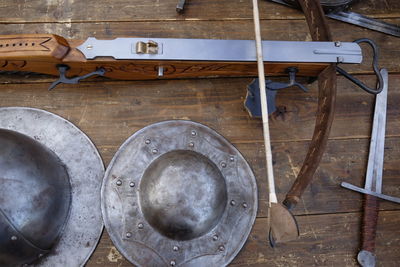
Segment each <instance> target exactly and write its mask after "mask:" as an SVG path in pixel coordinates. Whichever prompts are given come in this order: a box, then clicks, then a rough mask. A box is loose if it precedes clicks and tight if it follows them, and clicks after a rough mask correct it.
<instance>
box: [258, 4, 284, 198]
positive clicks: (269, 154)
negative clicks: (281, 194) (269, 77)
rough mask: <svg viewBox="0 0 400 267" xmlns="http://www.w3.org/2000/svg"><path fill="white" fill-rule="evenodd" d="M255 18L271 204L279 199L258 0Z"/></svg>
mask: <svg viewBox="0 0 400 267" xmlns="http://www.w3.org/2000/svg"><path fill="white" fill-rule="evenodd" d="M253 18H254V29H255V35H256V50H257V67H258V79H259V85H260V96H261V113H262V121H263V133H264V143H265V158H266V161H267V175H268V187H269V203H270V204H271V203H278V199H277V197H276V193H275V181H274V170H273V167H272V151H271V139H270V134H269V125H268V106H267V92H266V88H265V75H264V61H263V51H262V43H261V31H260V17H259V12H258V2H257V0H253Z"/></svg>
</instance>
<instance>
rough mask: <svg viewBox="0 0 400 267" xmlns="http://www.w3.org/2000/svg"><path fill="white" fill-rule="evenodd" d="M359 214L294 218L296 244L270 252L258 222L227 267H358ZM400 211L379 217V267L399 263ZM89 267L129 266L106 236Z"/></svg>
mask: <svg viewBox="0 0 400 267" xmlns="http://www.w3.org/2000/svg"><path fill="white" fill-rule="evenodd" d="M360 217H361V214H360V213H347V214H328V215H308V216H300V217H297V219H298V221H299V223H300V224H301V225H303V226H304V227H303V228H302V232H301V236H300V239H299V240H296V241H294V242H290V243H287V244H281V245H278V246H277V247H276V248H271V247H270V246H269V245H268V243H267V232H266V230H265V229H266V224H267V221H266V219H265V218H259V219H257V220H256V223H255V225H254V227H253V230H252V232H251V234H250V237H249V239H248V241H247V243H246V244H245V246H244V247H243V249H242V250H241V252H240V253H239V255H238V256H237V257H236V258H235V259H234V261H233V262H232V264H231V265H230V266H260V267H261V266H358V264H357V262H356V255H357V253H358V246H359V234H358V233H359V231H360V230H359V229H360V222H361V220H360ZM399 218H400V211H385V212H381V213H380V214H379V222H378V232H377V244H376V247H377V249H376V255H377V263H378V266H397V265H398V262H399V261H400V227H399V222H400V219H399ZM87 266H88V267H92V266H93V267H94V266H97V267H98V266H108V267H114V266H118V267H128V266H132V264H130V263H129V262H128V261H127V260H125V259H124V257H123V256H122V255H121V254H120V253H119V252H118V251H117V250H116V248H115V247H114V246H113V244H112V242H111V240H110V239H109V237H108V235H107V233H106V232H104V234H103V238H102V240H101V242H100V244H99V246H98V247H97V249H96V251H95V253H94V254H93V255H92V257H91V259H90V261H89V262H88V264H87Z"/></svg>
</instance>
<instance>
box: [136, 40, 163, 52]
mask: <svg viewBox="0 0 400 267" xmlns="http://www.w3.org/2000/svg"><path fill="white" fill-rule="evenodd" d="M136 54H158V43H156V42H154V41H151V40H150V41H148V42H147V43H145V42H142V41H139V42H137V43H136Z"/></svg>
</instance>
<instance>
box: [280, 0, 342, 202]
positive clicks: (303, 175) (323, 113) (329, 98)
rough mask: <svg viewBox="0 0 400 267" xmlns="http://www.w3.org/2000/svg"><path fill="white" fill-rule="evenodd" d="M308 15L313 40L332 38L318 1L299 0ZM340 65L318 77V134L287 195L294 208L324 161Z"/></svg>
mask: <svg viewBox="0 0 400 267" xmlns="http://www.w3.org/2000/svg"><path fill="white" fill-rule="evenodd" d="M298 2H299V4H300V5H301V7H302V9H303V12H304V14H305V17H306V20H307V23H308V27H309V29H310V33H311V37H312V39H313V41H331V40H332V37H331V33H330V31H329V28H328V25H327V23H326V20H325V16H324V13H323V11H322V7H321V5H320V4H319V1H318V0H298ZM335 65H336V64H330V65H329V66H328V67H326V68H325V70H324V71H323V72H321V73H320V75H319V76H318V86H319V96H318V110H317V115H316V122H315V129H314V134H313V137H312V140H311V144H310V147H309V149H308V152H307V155H306V158H305V160H304V163H303V166H302V167H301V170H300V172H299V174H298V176H297V178H296V180H295V181H294V183H293V185H292V188H291V189H290V190H289V192H288V193H287V195H286V198H285V200H284V202H283V203H284V205H286V206H287V207H288V208H289V209H292V208H294V207H295V206H296V205H297V203H298V202H299V200H300V197H301V195H302V194H303V192H304V190H305V189H306V188H307V186H308V185H309V184H310V183H311V181H312V178H313V176H314V174H315V171H316V170H317V168H318V165H319V163H320V161H321V158H322V155H323V153H324V151H325V147H326V144H327V142H328V137H329V133H330V130H331V126H332V122H333V117H334V110H335V100H336V70H335Z"/></svg>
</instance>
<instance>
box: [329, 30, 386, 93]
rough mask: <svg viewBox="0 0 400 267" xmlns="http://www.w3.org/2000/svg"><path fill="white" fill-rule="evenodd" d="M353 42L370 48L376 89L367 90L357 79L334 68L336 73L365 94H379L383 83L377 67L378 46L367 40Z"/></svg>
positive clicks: (342, 70) (338, 68)
mask: <svg viewBox="0 0 400 267" xmlns="http://www.w3.org/2000/svg"><path fill="white" fill-rule="evenodd" d="M354 42H355V43H357V44H360V43H367V44H369V45H370V46H371V47H372V52H373V58H372V68H373V69H374V72H375V75H376V77H377V79H378V83H377V88H376V89H371V88H369V87H368V86H367V85H365V84H364V83H363V82H361V81H360V80H359V79H357V78H355V77H354V76H352V75H350V74H349V73H348V72H347V71H345V70H344V69H342V68H341V67H338V66H336V71H337V72H339V73H340V74H342V75H343V76H344V77H346V78H347V79H349V80H350V81H351V82H353V83H354V84H356V85H357V86H358V87H360V88H361V89H363V90H364V91H366V92H368V93H370V94H374V95H376V94H379V93H380V92H381V91H382V89H383V83H384V82H383V77H382V74H381V73H380V71H379V67H378V57H379V49H378V46H377V45H376V44H375V42H374V41H372V40H371V39H368V38H362V39H357V40H355V41H354Z"/></svg>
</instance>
